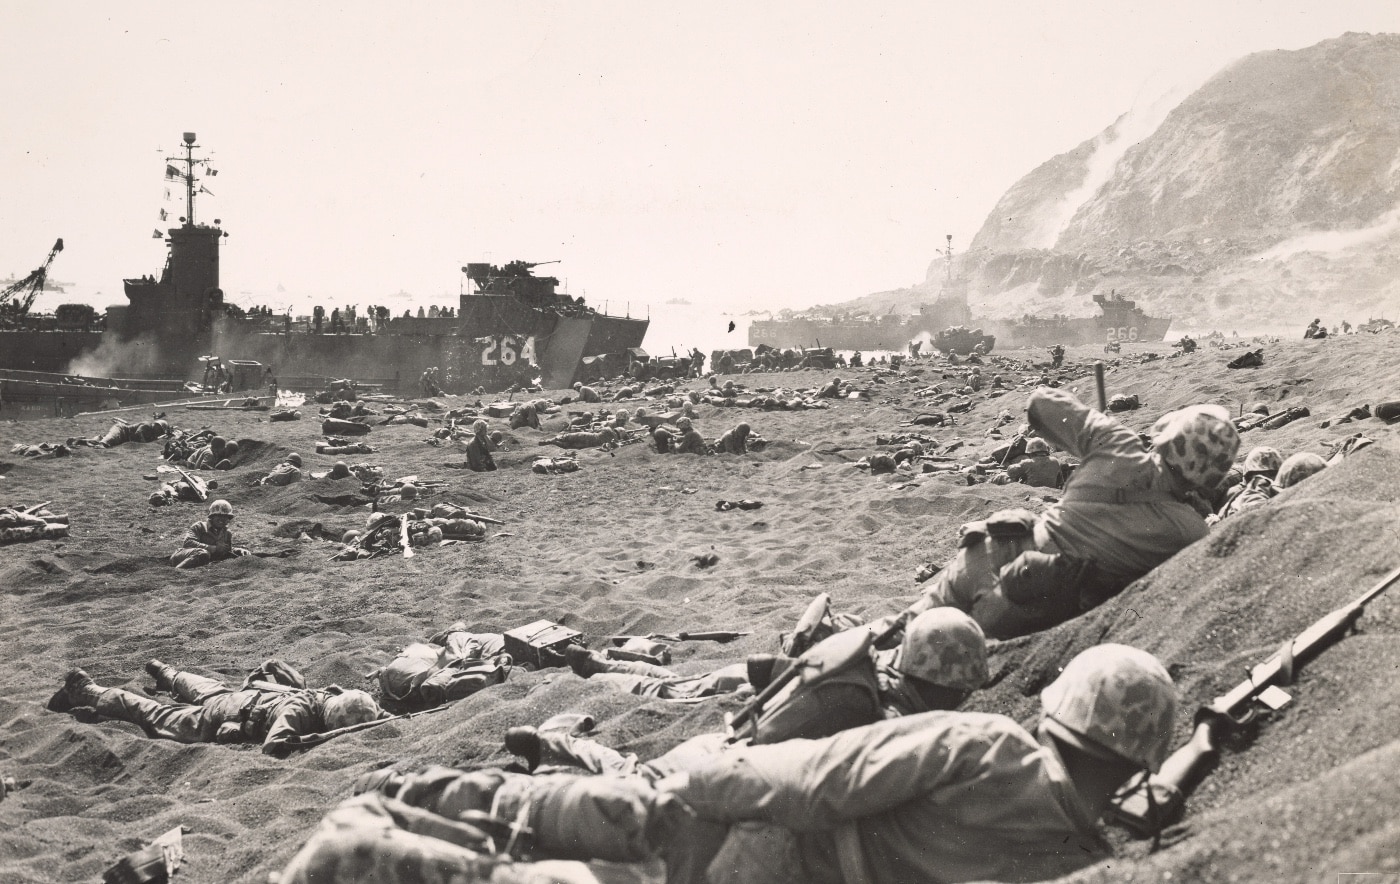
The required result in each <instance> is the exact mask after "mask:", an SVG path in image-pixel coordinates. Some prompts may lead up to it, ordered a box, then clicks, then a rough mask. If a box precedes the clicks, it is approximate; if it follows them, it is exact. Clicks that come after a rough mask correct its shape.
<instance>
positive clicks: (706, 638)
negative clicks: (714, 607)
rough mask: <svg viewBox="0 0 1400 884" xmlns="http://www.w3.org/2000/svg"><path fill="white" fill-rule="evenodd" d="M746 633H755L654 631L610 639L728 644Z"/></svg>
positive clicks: (615, 640) (620, 642)
mask: <svg viewBox="0 0 1400 884" xmlns="http://www.w3.org/2000/svg"><path fill="white" fill-rule="evenodd" d="M746 635H753V633H752V632H725V631H716V632H653V633H651V634H649V635H613V636H609V637H608V641H610V642H612V643H613V644H615V645H625V644H627V642H628V641H629V640H630V639H634V638H642V639H646V640H647V641H652V642H716V643H718V644H722V645H723V644H728V643H729V642H732V641H734V640H735V639H738V638H743V637H744V636H746Z"/></svg>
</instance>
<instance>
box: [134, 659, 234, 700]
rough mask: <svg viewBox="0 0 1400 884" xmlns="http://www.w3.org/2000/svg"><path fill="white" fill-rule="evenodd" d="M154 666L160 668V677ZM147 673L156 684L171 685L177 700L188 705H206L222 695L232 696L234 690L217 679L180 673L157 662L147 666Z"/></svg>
mask: <svg viewBox="0 0 1400 884" xmlns="http://www.w3.org/2000/svg"><path fill="white" fill-rule="evenodd" d="M153 664H158V665H159V667H160V673H161V674H160V675H156V673H155V672H151V670H152V668H153ZM146 671H147V672H151V675H152V676H154V677H155V679H156V684H157V685H162V679H164V680H165V681H164V684H168V685H169V690H170V693H171V694H172V695H174V697H175V698H176V699H177V700H183V701H184V702H186V703H205V702H207V701H208V700H210V699H211V698H213V697H217V696H219V695H220V694H231V693H233V689H232V688H230V687H229V686H228V685H226V684H224V683H223V682H221V681H219V680H218V679H216V678H206V677H204V676H202V675H195V674H194V673H193V672H178V671H176V670H175V668H174V667H173V666H166V665H165V664H163V663H159V661H157V660H152V661H151V662H150V663H147V664H146Z"/></svg>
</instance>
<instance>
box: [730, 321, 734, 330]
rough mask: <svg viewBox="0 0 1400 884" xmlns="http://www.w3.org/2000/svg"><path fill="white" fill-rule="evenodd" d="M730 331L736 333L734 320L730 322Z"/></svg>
mask: <svg viewBox="0 0 1400 884" xmlns="http://www.w3.org/2000/svg"><path fill="white" fill-rule="evenodd" d="M729 330H730V331H731V332H732V331H734V320H732V319H731V320H729Z"/></svg>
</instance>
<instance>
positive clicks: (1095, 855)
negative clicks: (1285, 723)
mask: <svg viewBox="0 0 1400 884" xmlns="http://www.w3.org/2000/svg"><path fill="white" fill-rule="evenodd" d="M1041 702H1042V706H1043V717H1042V720H1041V724H1040V725H1039V726H1038V727H1037V728H1036V733H1035V734H1032V733H1030V732H1028V731H1026V730H1025V729H1023V728H1022V727H1021V726H1020V725H1018V724H1017V723H1016V722H1015V721H1013V720H1012V719H1010V718H1008V717H1006V716H1003V715H991V714H986V713H980V712H926V713H923V714H920V715H912V716H905V717H902V718H897V719H890V720H886V721H881V722H877V723H875V724H871V725H868V726H866V727H861V728H856V729H853V730H847V731H843V732H841V733H838V734H835V735H834V736H831V737H827V738H825V739H821V740H794V741H791V742H788V743H784V744H782V745H776V746H763V745H750V746H735V747H731V748H730V749H728V750H727V751H724V752H721V753H718V754H710V755H708V756H705V757H702V758H699V759H692V760H691V762H690V763H687V764H684V765H679V766H678V767H677V769H676V770H675V771H674V773H672V774H671V775H669V776H667V777H664V778H662V779H660V780H656V781H655V782H653V783H650V784H648V783H646V782H645V780H643V779H641V778H638V777H566V776H562V775H555V776H551V777H543V778H542V777H525V776H524V775H520V774H510V773H505V772H501V771H475V772H472V773H458V774H457V775H456V776H455V777H453V776H451V774H450V772H445V771H443V770H442V769H440V768H439V769H433V770H429V771H425V772H424V773H422V774H417V775H412V776H408V777H384V776H379V777H378V778H377V779H376V780H375V781H374V782H373V783H366V784H365V786H364V787H365V788H370V789H382V790H383V791H382V793H381V794H382V795H384V796H386V797H389V796H392V800H398V801H403V802H407V803H410V804H415V805H417V806H419V807H421V808H424V809H426V810H429V811H431V812H435V813H439V814H442V815H444V816H451V817H453V818H459V817H460V814H461V813H462V812H463V811H464V810H473V809H475V810H488V809H489V810H490V811H491V812H493V813H496V814H498V815H499V818H501V819H507V820H509V819H514V818H515V817H516V815H517V814H518V815H519V816H520V818H521V819H523V820H526V821H527V822H528V825H529V826H530V828H531V831H532V832H534V834H535V846H536V848H537V849H538V852H539V853H540V854H543V855H558V856H569V857H571V858H575V859H586V858H598V859H608V860H614V861H617V860H622V861H643V860H648V859H651V858H653V857H655V856H657V855H658V854H659V855H660V856H662V857H663V858H664V859H665V860H666V864H667V873H668V875H667V880H668V881H670V882H673V884H700V882H702V881H703V882H707V884H760V882H764V884H771V882H779V884H797V882H811V881H822V882H830V881H848V882H854V881H864V882H870V884H898V882H906V881H1039V880H1045V879H1050V878H1058V877H1060V876H1063V875H1066V874H1069V873H1071V872H1073V871H1075V870H1077V869H1082V868H1085V867H1087V866H1090V865H1093V864H1095V863H1097V862H1100V861H1102V860H1104V859H1106V858H1108V857H1110V856H1111V855H1112V848H1111V847H1110V845H1109V844H1108V843H1107V842H1106V841H1105V840H1104V838H1103V837H1102V835H1101V834H1100V833H1099V830H1098V819H1099V817H1100V816H1101V815H1102V813H1103V812H1104V810H1105V809H1106V808H1107V807H1108V805H1109V802H1110V800H1111V798H1112V796H1113V794H1114V793H1115V792H1116V791H1117V790H1118V788H1119V787H1120V786H1121V785H1122V783H1123V782H1124V781H1126V780H1127V779H1128V778H1129V777H1130V776H1132V775H1133V774H1134V773H1136V772H1139V771H1141V770H1143V769H1148V770H1155V769H1157V768H1158V767H1159V766H1160V765H1161V763H1162V760H1163V758H1164V757H1165V755H1166V754H1167V749H1168V740H1169V739H1170V735H1171V732H1172V728H1173V725H1174V723H1175V716H1176V694H1175V688H1174V687H1173V685H1172V682H1171V679H1170V677H1168V675H1167V673H1166V670H1165V669H1163V667H1162V665H1161V664H1160V663H1159V662H1158V661H1157V660H1156V659H1155V658H1153V657H1152V656H1151V655H1150V654H1147V653H1145V652H1143V651H1139V650H1136V649H1134V648H1130V647H1126V646H1124V645H1101V646H1098V647H1095V648H1090V649H1089V650H1087V651H1085V652H1084V653H1082V654H1080V655H1079V656H1077V657H1075V658H1074V659H1073V660H1071V661H1070V662H1069V664H1068V665H1067V666H1066V667H1065V669H1064V672H1063V674H1061V675H1060V677H1059V678H1057V679H1056V680H1055V681H1054V682H1053V683H1052V684H1051V685H1050V686H1049V687H1047V688H1046V689H1045V690H1044V691H1043V692H1042V694H1041ZM464 801H465V802H466V805H464V804H463V802H464ZM677 803H679V805H680V806H679V807H678V806H677ZM419 828H420V829H421V830H425V831H426V830H428V827H426V826H424V827H419ZM702 835H703V836H704V837H701V836H702ZM370 841H371V839H369V838H362V839H359V846H360V847H361V850H362V854H361V855H360V856H359V858H360V859H361V860H362V861H369V860H371V859H372V858H373V857H374V855H375V853H376V852H377V851H381V850H382V851H392V850H394V849H396V848H395V846H394V844H393V843H392V839H387V838H383V837H381V838H379V839H378V842H377V843H369V842H370ZM380 845H383V846H380ZM308 850H310V846H308ZM345 850H346V851H349V850H350V847H348V846H347V847H346V849H345ZM346 855H348V854H346ZM337 858H339V857H337ZM409 867H411V864H407V863H406V864H405V865H403V866H401V868H409ZM328 868H329V867H328ZM306 880H311V879H310V877H309V876H308V878H307V879H306ZM337 880H338V879H337Z"/></svg>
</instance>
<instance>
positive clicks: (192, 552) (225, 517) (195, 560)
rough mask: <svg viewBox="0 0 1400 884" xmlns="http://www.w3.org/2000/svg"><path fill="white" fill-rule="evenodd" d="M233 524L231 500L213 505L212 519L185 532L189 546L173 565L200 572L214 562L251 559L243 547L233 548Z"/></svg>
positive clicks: (175, 557)
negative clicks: (244, 557) (230, 525)
mask: <svg viewBox="0 0 1400 884" xmlns="http://www.w3.org/2000/svg"><path fill="white" fill-rule="evenodd" d="M232 522H233V505H232V504H230V503H229V502H228V501H227V500H216V501H214V502H213V503H211V504H209V516H208V517H207V518H206V519H205V520H204V521H203V522H195V523H194V524H193V525H191V526H190V528H189V530H188V531H186V532H185V542H184V544H182V545H181V547H180V549H178V550H176V551H175V553H174V554H173V555H172V556H171V557H170V564H172V565H174V566H175V567H176V568H181V569H188V568H199V567H201V566H203V565H207V564H209V563H210V562H219V561H223V560H224V559H231V558H236V557H238V556H246V555H251V553H249V552H248V550H246V549H244V548H243V547H241V546H234V545H233V533H232V532H231V531H229V527H228V526H229V524H230V523H232Z"/></svg>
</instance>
